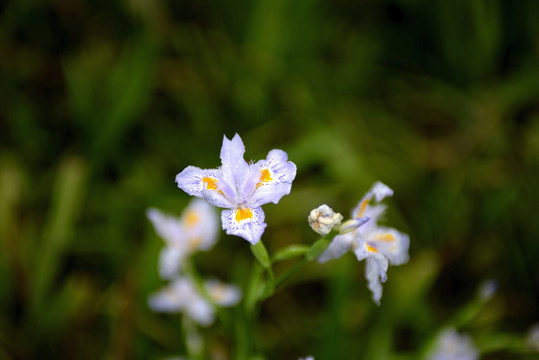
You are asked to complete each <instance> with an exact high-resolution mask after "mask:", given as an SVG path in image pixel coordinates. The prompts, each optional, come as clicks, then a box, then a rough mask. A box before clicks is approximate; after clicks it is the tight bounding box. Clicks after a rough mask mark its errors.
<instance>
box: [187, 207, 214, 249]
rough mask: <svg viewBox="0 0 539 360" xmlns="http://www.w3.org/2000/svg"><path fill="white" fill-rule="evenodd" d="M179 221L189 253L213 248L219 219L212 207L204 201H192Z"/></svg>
mask: <svg viewBox="0 0 539 360" xmlns="http://www.w3.org/2000/svg"><path fill="white" fill-rule="evenodd" d="M180 219H181V221H182V224H183V228H184V229H185V238H186V239H187V242H188V244H187V247H188V248H189V249H190V250H191V252H193V251H196V250H209V249H210V248H211V247H213V245H214V244H215V242H216V241H217V236H218V232H219V219H218V217H217V214H216V212H215V209H214V207H213V206H211V205H210V204H208V202H207V201H205V200H202V199H193V200H191V202H190V203H189V206H188V207H187V208H186V209H185V210H184V211H183V212H182V215H181V217H180Z"/></svg>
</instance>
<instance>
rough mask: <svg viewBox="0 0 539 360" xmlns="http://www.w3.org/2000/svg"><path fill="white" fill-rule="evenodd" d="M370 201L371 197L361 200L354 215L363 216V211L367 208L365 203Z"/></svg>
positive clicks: (367, 203)
mask: <svg viewBox="0 0 539 360" xmlns="http://www.w3.org/2000/svg"><path fill="white" fill-rule="evenodd" d="M370 201H371V199H365V200H363V202H362V203H361V207H360V208H359V211H358V213H357V216H356V217H362V216H363V213H364V212H365V209H366V208H367V205H369V202H370Z"/></svg>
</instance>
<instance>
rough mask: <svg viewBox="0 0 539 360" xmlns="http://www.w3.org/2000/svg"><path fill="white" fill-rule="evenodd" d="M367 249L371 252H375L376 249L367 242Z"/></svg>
mask: <svg viewBox="0 0 539 360" xmlns="http://www.w3.org/2000/svg"><path fill="white" fill-rule="evenodd" d="M367 251H370V252H373V253H377V252H378V250H376V248H373V247H372V246H370V245H369V244H367Z"/></svg>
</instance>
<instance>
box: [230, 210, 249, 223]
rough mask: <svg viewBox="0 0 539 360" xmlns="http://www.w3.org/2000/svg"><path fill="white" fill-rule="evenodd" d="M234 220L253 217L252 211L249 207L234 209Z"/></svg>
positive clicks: (238, 220)
mask: <svg viewBox="0 0 539 360" xmlns="http://www.w3.org/2000/svg"><path fill="white" fill-rule="evenodd" d="M234 215H235V219H236V222H238V223H239V222H240V221H242V220H247V219H252V218H253V212H252V211H251V209H249V208H243V209H236V210H235V211H234Z"/></svg>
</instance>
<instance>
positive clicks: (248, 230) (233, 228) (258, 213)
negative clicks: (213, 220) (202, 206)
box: [221, 208, 267, 245]
mask: <svg viewBox="0 0 539 360" xmlns="http://www.w3.org/2000/svg"><path fill="white" fill-rule="evenodd" d="M221 222H222V225H223V230H226V233H227V234H229V235H236V236H240V237H242V238H244V239H245V240H247V241H249V242H250V243H251V244H253V245H254V244H256V243H257V242H258V241H259V240H260V238H261V237H262V234H263V233H264V229H265V228H266V226H267V225H266V223H265V222H264V211H263V210H262V209H261V208H242V209H234V210H223V212H222V213H221Z"/></svg>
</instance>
